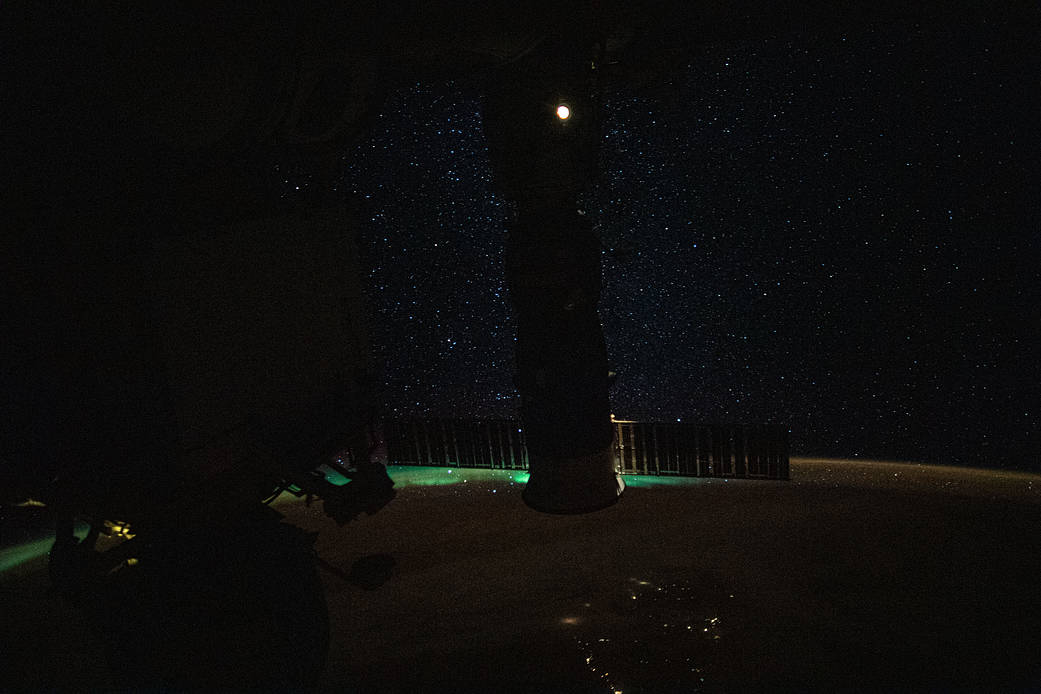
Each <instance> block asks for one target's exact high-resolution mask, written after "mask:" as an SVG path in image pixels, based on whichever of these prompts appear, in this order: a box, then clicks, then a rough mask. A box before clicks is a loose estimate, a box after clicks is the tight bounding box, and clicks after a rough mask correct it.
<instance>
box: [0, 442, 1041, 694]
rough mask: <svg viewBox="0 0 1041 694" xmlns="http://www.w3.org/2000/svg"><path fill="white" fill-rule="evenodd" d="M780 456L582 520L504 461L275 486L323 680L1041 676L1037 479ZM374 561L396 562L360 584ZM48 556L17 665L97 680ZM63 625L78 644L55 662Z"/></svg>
mask: <svg viewBox="0 0 1041 694" xmlns="http://www.w3.org/2000/svg"><path fill="white" fill-rule="evenodd" d="M791 470H792V479H791V481H789V482H776V481H754V480H737V479H716V478H711V479H706V478H694V479H692V478H686V479H676V478H644V477H639V478H636V477H629V478H628V479H629V480H630V482H631V483H630V484H629V488H628V489H627V491H626V493H625V495H624V496H623V497H622V499H621V501H620V502H619V503H618V504H617V505H615V506H613V507H610V508H608V509H605V510H603V511H600V512H597V513H593V514H588V515H583V516H563V517H562V516H548V515H544V514H539V513H536V512H533V511H531V510H529V509H527V508H526V507H525V506H524V505H523V503H522V502H521V500H520V495H519V491H520V487H521V486H522V482H521V478H520V476H519V475H518V473H517V472H508V471H487V470H472V469H469V470H467V469H457V470H453V471H452V473H450V474H449V473H448V472H447V470H432V469H419V468H392V473H393V476H394V477H395V479H396V480H397V483H398V489H399V494H398V498H397V499H396V500H395V501H394V502H393V503H392V504H390V505H389V506H388V507H386V508H385V509H384V510H383V511H381V512H380V513H378V514H376V515H374V516H367V517H362V518H361V519H359V520H358V521H356V522H354V523H352V524H350V525H348V526H347V527H345V528H338V527H336V525H335V524H334V523H332V521H330V520H329V519H328V518H326V517H325V516H324V515H323V514H322V512H321V509H320V508H319V507H317V506H311V507H308V506H306V505H305V504H303V503H301V502H300V501H299V500H295V499H287V500H280V501H278V502H276V506H277V508H278V510H279V511H280V512H281V513H283V514H284V515H285V516H286V518H287V520H288V521H289V522H291V523H293V524H296V525H298V526H301V527H303V528H305V529H307V530H310V531H316V532H318V533H319V534H318V539H317V543H316V549H317V552H318V555H319V556H320V557H321V558H322V560H323V562H324V563H325V564H326V565H327V566H328V567H329V568H330V569H331V570H330V571H323V572H322V580H323V583H324V587H325V593H326V598H327V600H328V603H329V610H330V618H331V624H332V631H331V647H330V650H329V658H328V664H327V667H326V670H325V673H324V675H323V678H322V681H321V689H322V690H323V691H344V690H347V691H362V692H403V691H448V690H452V691H492V690H495V691H588V692H602V691H603V692H612V691H623V692H641V691H642V692H660V691H778V690H782V691H784V690H799V691H825V690H827V691H835V690H847V691H848V690H879V689H884V690H890V691H892V690H908V689H914V690H943V691H952V690H955V691H965V690H987V691H1024V690H1032V689H1036V688H1037V687H1039V686H1041V663H1039V662H1038V659H1037V657H1036V655H1037V653H1039V652H1041V630H1039V629H1038V625H1039V624H1041V596H1039V594H1038V591H1037V590H1036V585H1037V577H1038V575H1039V573H1038V572H1039V570H1041V536H1039V534H1038V533H1037V528H1038V527H1041V475H1037V474H1032V473H1025V472H1016V471H1006V470H988V469H978V468H962V467H944V466H935V465H920V464H908V463H895V462H887V461H872V462H866V461H860V460H837V459H814V458H799V457H796V458H793V459H792V467H791ZM377 560H378V561H377ZM374 564H380V565H381V566H383V567H384V569H385V570H386V574H385V575H384V576H382V577H381V578H377V579H374V580H373V581H370V582H369V584H368V585H364V581H359V580H358V575H359V572H362V573H364V571H365V567H367V566H372V565H374ZM377 573H378V572H377ZM45 574H46V571H45V567H44V565H43V563H42V560H36V561H35V562H29V563H27V564H24V565H22V566H21V567H19V568H17V569H16V570H11V571H8V572H7V573H6V575H3V574H0V586H2V587H3V589H4V592H5V593H6V594H7V596H8V597H9V598H12V599H11V600H10V604H11V605H12V607H13V608H14V609H13V615H12V616H13V617H14V619H13V620H11V621H9V622H7V623H8V624H10V625H11V626H9V628H8V629H7V630H6V631H7V640H8V641H9V642H10V643H9V644H5V650H9V651H10V652H13V653H14V654H15V655H16V656H20V657H18V658H16V659H14V660H13V662H15V663H16V666H15V668H14V669H13V670H11V671H9V676H8V683H9V684H13V686H14V688H15V689H24V688H32V689H35V688H39V687H38V686H37V685H39V686H41V687H44V688H57V689H74V688H82V687H84V686H87V687H91V688H95V687H96V686H102V687H104V686H105V683H106V682H107V679H106V675H105V672H104V669H103V667H102V666H101V662H102V661H101V659H100V658H98V657H97V653H96V652H94V651H96V649H97V647H96V646H92V645H91V644H90V643H89V641H88V639H87V638H86V633H85V631H84V625H83V622H82V620H77V618H76V617H75V614H74V613H73V614H72V616H71V618H70V617H69V613H68V611H67V610H63V609H61V608H59V607H58V606H56V605H55V603H54V602H53V599H50V598H47V597H46V596H45V595H44V585H45ZM352 577H353V578H352ZM366 588H367V589H366ZM73 612H74V611H73ZM5 621H7V620H5ZM15 625H17V626H15ZM15 637H17V638H15ZM63 638H64V639H71V641H72V643H73V646H74V647H73V648H72V650H71V651H66V652H64V653H63V654H62V655H61V658H62V662H64V663H66V664H67V665H68V667H66V668H54V667H53V666H52V665H48V663H51V664H53V660H48V655H50V656H54V654H55V652H56V651H57V650H59V646H62V647H64V646H67V644H65V641H64V640H63ZM77 643H78V644H79V645H78V646H77V645H76V644H77ZM11 649H13V650H11ZM30 683H32V684H30Z"/></svg>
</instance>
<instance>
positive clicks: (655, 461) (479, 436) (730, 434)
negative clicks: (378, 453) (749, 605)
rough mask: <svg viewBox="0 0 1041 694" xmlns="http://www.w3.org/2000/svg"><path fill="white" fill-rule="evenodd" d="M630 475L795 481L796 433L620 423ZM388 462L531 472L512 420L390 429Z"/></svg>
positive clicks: (621, 449)
mask: <svg viewBox="0 0 1041 694" xmlns="http://www.w3.org/2000/svg"><path fill="white" fill-rule="evenodd" d="M612 424H613V426H614V430H615V438H614V451H615V456H616V457H617V460H618V467H619V469H620V470H621V472H622V474H624V475H671V476H684V477H735V478H755V479H777V480H786V479H788V478H789V465H788V432H787V429H785V428H783V427H779V426H749V425H716V426H712V425H701V424H688V423H680V422H676V423H673V422H667V423H665V422H634V421H613V422H612ZM384 438H385V440H386V443H387V460H388V462H389V463H390V464H392V465H393V464H398V465H428V466H433V467H462V468H490V469H505V470H524V469H527V467H528V452H527V448H526V446H525V444H524V430H523V427H522V426H521V425H520V424H519V423H518V422H516V421H512V420H506V419H409V420H389V421H386V422H384Z"/></svg>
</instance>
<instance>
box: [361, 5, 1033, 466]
mask: <svg viewBox="0 0 1041 694" xmlns="http://www.w3.org/2000/svg"><path fill="white" fill-rule="evenodd" d="M1028 33H1029V32H1025V31H1024V32H1020V31H1017V27H1014V26H1010V25H1008V24H1005V23H1003V22H1000V21H996V22H992V23H989V24H988V23H975V22H974V23H971V24H970V23H968V22H965V23H959V22H958V21H952V22H949V23H947V24H945V25H944V26H935V27H920V26H894V27H888V28H885V27H883V28H876V29H872V30H870V31H861V32H859V33H855V34H848V35H830V36H826V37H821V36H785V37H781V38H768V39H756V40H745V41H736V42H726V43H718V44H707V45H704V46H701V47H699V48H698V49H697V50H696V51H695V52H694V54H693V57H692V58H691V59H690V61H689V64H687V65H685V66H684V65H680V66H677V68H676V69H675V70H673V71H672V72H670V73H669V74H668V75H666V76H665V77H664V78H663V79H661V80H659V81H657V82H656V83H652V84H645V85H643V86H640V87H635V88H634V87H632V86H629V85H626V84H624V83H618V84H616V85H614V87H613V88H612V89H611V91H610V92H609V94H608V98H607V102H606V104H605V107H604V108H605V117H606V122H605V127H604V139H603V145H602V152H601V165H600V178H599V181H598V182H597V185H596V186H595V188H594V189H592V190H590V191H589V193H588V195H587V196H586V199H585V201H584V203H583V206H584V208H585V210H586V212H587V214H589V215H590V216H591V217H592V218H593V220H594V222H595V223H596V225H597V227H598V229H599V233H600V236H601V239H602V243H603V246H604V255H603V269H604V293H603V297H602V301H601V309H600V312H601V316H602V320H603V324H604V330H605V333H606V337H607V343H608V351H609V357H610V360H611V363H612V366H613V368H614V369H615V370H617V371H618V372H619V374H620V377H619V380H618V383H617V385H616V386H615V388H614V390H613V391H612V403H613V411H614V412H615V413H616V415H617V416H618V417H619V418H635V419H654V420H665V421H674V420H677V419H682V420H683V421H704V422H708V421H738V422H749V423H757V422H778V423H782V424H785V425H787V426H788V428H789V429H790V431H791V442H792V450H793V453H795V454H821V455H838V456H860V457H865V458H895V459H904V460H926V461H936V462H953V463H963V464H983V465H999V466H1015V467H1025V468H1033V469H1041V443H1039V442H1041V426H1039V423H1041V406H1039V400H1041V391H1039V386H1038V384H1039V383H1041V367H1039V364H1041V354H1039V347H1038V345H1039V344H1041V315H1039V310H1038V306H1039V303H1038V302H1039V299H1041V273H1039V270H1038V268H1039V267H1041V195H1039V194H1038V189H1037V185H1036V183H1035V181H1036V180H1039V179H1041V170H1039V160H1041V144H1039V143H1041V139H1039V135H1038V125H1039V122H1041V121H1039V116H1041V102H1039V94H1041V77H1039V75H1041V70H1039V63H1038V57H1037V51H1036V50H1035V48H1036V46H1034V47H1031V43H1032V42H1033V41H1035V39H1032V38H1029V37H1027V34H1028ZM345 161H346V162H348V167H347V173H346V175H345V179H344V184H345V185H344V187H345V188H346V189H347V190H348V191H349V192H350V193H351V194H352V195H353V196H354V197H355V198H356V199H357V201H358V208H359V210H360V212H359V214H360V218H361V220H362V222H363V230H362V240H363V245H364V249H365V253H366V256H367V261H368V263H369V264H370V268H371V272H370V273H369V290H370V291H369V294H370V296H369V299H370V303H371V310H372V312H373V316H374V319H373V335H372V337H373V341H374V345H375V352H376V356H377V364H378V366H379V368H380V369H381V370H382V373H383V375H384V377H385V388H384V390H383V394H382V400H383V403H384V405H385V415H386V416H402V415H420V416H461V417H499V416H515V413H516V408H517V402H516V395H515V390H514V388H513V384H512V374H513V367H512V347H513V332H514V327H513V325H512V323H511V319H510V309H509V304H508V300H509V297H508V294H507V291H506V289H505V286H504V276H503V255H502V251H503V247H504V241H505V234H506V232H505V228H506V223H507V217H508V215H509V214H510V208H509V205H508V203H507V202H506V201H505V200H503V199H502V198H501V197H497V196H496V195H495V194H494V191H493V187H492V172H491V169H490V167H489V164H488V160H487V152H486V148H485V143H484V136H483V133H482V130H481V102H480V98H479V94H477V93H476V92H475V90H473V89H469V88H467V89H463V88H461V87H459V85H457V84H453V83H447V84H446V83H434V84H427V83H422V84H416V85H414V86H412V87H410V88H407V89H403V90H399V91H396V92H394V93H393V94H392V95H391V97H390V98H389V99H388V101H387V102H386V103H385V104H384V106H383V108H382V110H381V114H380V116H379V118H378V120H377V123H376V127H375V129H374V130H372V131H371V132H370V133H369V136H367V137H366V138H365V139H363V140H362V141H360V142H359V143H357V145H356V147H355V148H354V149H353V150H352V151H350V152H348V153H347V155H346V158H345Z"/></svg>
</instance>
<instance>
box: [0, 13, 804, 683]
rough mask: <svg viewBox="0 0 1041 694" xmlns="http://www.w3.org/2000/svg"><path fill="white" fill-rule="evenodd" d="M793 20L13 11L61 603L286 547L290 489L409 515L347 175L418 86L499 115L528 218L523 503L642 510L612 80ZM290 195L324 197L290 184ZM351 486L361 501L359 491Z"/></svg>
mask: <svg viewBox="0 0 1041 694" xmlns="http://www.w3.org/2000/svg"><path fill="white" fill-rule="evenodd" d="M785 7H787V5H786V6H785ZM787 9H788V10H790V9H791V8H790V7H787ZM771 12H773V14H770V13H767V12H766V11H765V10H764V8H762V7H758V6H756V7H753V6H751V5H748V6H746V5H744V4H742V5H741V6H740V7H737V6H734V5H733V4H730V3H703V4H698V5H697V6H696V7H693V6H690V5H689V4H688V3H646V4H643V3H635V4H634V3H621V2H578V3H546V2H535V3H505V2H490V3H451V4H443V3H411V2H406V3H399V4H396V5H394V7H393V9H391V10H388V9H387V8H386V7H385V6H383V4H381V3H341V2H331V1H330V2H308V3H288V2H282V1H280V0H264V1H262V2H259V3H251V4H250V5H249V8H248V10H245V9H243V6H242V5H241V4H239V3H229V2H188V3H167V4H163V5H154V4H136V5H133V4H132V5H119V6H117V5H107V4H106V5H100V6H97V5H82V6H80V5H72V6H70V5H68V4H65V3H53V4H49V3H5V4H4V7H3V8H2V10H0V14H2V20H3V32H4V40H3V42H2V48H0V51H2V52H3V54H2V60H0V65H2V67H0V70H2V71H3V80H2V84H3V85H4V86H3V91H4V97H3V99H2V104H0V109H2V117H3V122H4V123H5V126H4V132H3V133H0V138H2V139H0V154H2V157H3V160H4V162H5V166H4V171H3V173H2V174H0V175H2V176H3V181H2V193H0V194H2V195H3V197H4V201H3V207H4V227H5V232H4V234H3V236H2V238H0V287H2V291H3V296H4V298H5V304H6V306H5V309H4V311H3V314H2V324H0V331H2V335H3V339H2V341H0V358H2V363H0V461H2V468H0V502H2V503H4V504H11V503H16V502H18V501H22V500H24V499H26V498H33V499H36V500H38V501H39V502H42V503H44V504H46V505H47V506H48V507H50V508H51V509H52V510H53V512H54V514H55V515H56V517H57V519H58V523H57V529H58V537H57V540H56V544H55V550H54V552H53V553H52V573H53V575H54V577H55V581H56V584H57V585H58V586H59V587H60V588H61V589H62V590H64V591H66V592H70V593H77V594H79V593H82V590H83V588H84V586H95V585H96V584H97V582H98V581H99V580H101V579H102V578H103V577H105V576H108V575H110V574H111V573H112V572H113V571H114V570H115V569H117V568H121V567H124V568H125V567H128V566H130V565H129V564H128V562H129V561H130V560H131V559H136V558H137V557H138V556H139V555H141V554H142V553H145V554H147V553H148V552H149V551H152V552H156V551H157V550H156V547H158V546H160V545H162V546H165V547H168V548H174V550H172V551H179V552H182V553H184V554H191V553H192V552H194V551H195V549H196V548H197V547H199V546H200V544H201V540H198V538H200V537H202V536H203V535H205V534H206V533H207V532H209V530H208V529H213V528H235V529H236V532H234V533H232V532H230V531H222V533H221V537H224V538H225V539H227V538H230V537H231V536H242V535H248V534H250V533H260V532H261V531H260V530H259V528H261V527H267V528H268V530H267V531H264V532H266V533H267V534H268V535H278V533H277V532H274V531H271V530H270V523H268V521H264V520H262V519H263V518H268V519H269V520H270V518H269V516H265V515H264V514H263V513H261V512H258V511H257V508H258V505H259V504H261V503H262V502H263V501H264V500H267V499H271V498H273V497H274V496H277V495H278V494H279V493H280V492H282V491H285V490H289V491H291V492H293V493H295V494H298V495H301V496H306V497H308V500H310V499H312V498H315V499H321V500H323V502H324V509H325V512H326V513H328V514H329V515H330V516H332V517H333V518H335V519H336V520H337V521H338V522H340V523H346V522H347V521H349V520H350V519H351V518H353V517H356V516H357V515H358V514H359V513H363V512H370V513H371V512H375V511H376V510H378V509H379V508H380V507H381V506H382V505H383V504H385V503H387V502H388V501H389V500H390V499H391V498H392V497H393V490H392V489H391V483H390V481H389V479H387V478H386V474H385V471H383V470H382V468H381V466H380V465H378V464H376V463H375V462H374V459H373V455H372V454H373V449H374V447H375V446H377V445H378V422H377V419H378V418H377V417H376V414H375V397H376V396H375V389H374V386H373V380H374V379H373V370H372V365H371V364H370V363H369V361H368V354H369V348H368V343H367V338H366V326H365V321H364V318H363V316H364V315H365V312H364V310H363V307H362V305H361V289H360V280H359V278H360V277H361V276H362V274H363V268H362V266H361V263H360V261H359V253H358V249H357V247H356V246H355V242H354V239H353V235H352V233H351V229H352V224H353V222H352V212H351V209H350V204H349V202H348V201H346V200H345V199H344V198H343V196H341V195H339V194H338V193H337V192H336V190H335V185H334V183H335V180H336V177H337V175H338V173H339V166H340V160H341V157H342V152H343V151H344V149H345V145H347V144H348V143H349V142H351V141H352V139H353V138H356V137H357V136H358V135H359V134H360V133H363V132H364V131H365V129H366V128H367V126H368V124H369V123H370V122H371V119H372V117H373V115H374V114H375V113H376V112H377V110H378V108H379V106H380V104H381V102H382V97H383V95H384V94H385V93H386V92H387V91H388V90H390V89H393V88H397V87H399V86H401V85H407V84H409V83H411V82H415V81H417V80H424V79H443V78H446V77H452V78H456V79H458V80H460V82H461V83H462V84H464V85H465V86H466V87H467V88H469V89H477V90H479V91H480V92H481V93H482V94H483V98H484V113H483V122H484V128H485V133H486V136H487V141H488V147H489V151H490V154H491V160H492V165H493V170H494V177H495V183H496V185H497V187H498V188H499V190H501V191H502V192H503V193H504V194H505V195H506V196H507V197H508V198H509V199H511V200H512V201H513V203H514V204H515V205H516V214H515V216H514V218H513V220H512V222H511V224H510V228H509V240H508V243H507V248H506V249H505V252H506V257H507V262H506V266H507V281H508V284H509V289H510V296H511V302H512V304H513V307H514V311H515V319H516V323H517V325H518V341H517V352H516V377H515V381H516V385H517V389H518V392H519V394H520V397H521V403H522V404H521V416H522V420H523V423H524V427H525V433H526V439H527V446H528V450H529V452H530V455H531V461H530V466H531V479H530V482H529V483H528V486H527V488H526V489H525V491H524V499H525V501H526V502H527V503H528V504H529V505H530V506H531V507H533V508H535V509H538V510H542V511H547V512H553V513H580V512H587V511H593V510H596V509H600V508H603V507H605V506H608V505H610V504H612V503H614V502H615V501H616V500H617V499H618V497H619V495H620V493H621V491H622V489H623V485H622V483H621V477H620V476H619V475H618V474H617V471H616V470H615V467H614V466H615V463H614V458H613V456H612V453H611V439H612V427H611V422H610V408H609V405H608V387H609V375H608V363H607V355H606V350H605V345H604V337H603V334H602V330H601V326H600V322H599V318H598V315H597V302H598V299H599V292H600V284H601V280H600V262H599V256H600V245H599V243H598V241H597V239H596V237H595V236H594V234H593V231H592V229H591V228H590V225H589V223H588V221H586V220H585V219H584V217H583V216H582V215H580V214H579V213H578V210H577V204H576V198H577V196H578V194H579V193H580V192H581V191H582V190H583V189H584V188H586V187H587V186H588V185H589V184H590V183H591V182H592V180H593V177H594V176H595V171H596V162H597V154H598V146H599V141H600V131H599V127H600V116H599V108H598V107H599V101H600V99H601V97H602V94H603V90H604V88H605V83H606V81H607V80H608V79H616V80H623V81H626V82H627V83H630V84H639V83H650V82H653V81H654V79H655V78H656V76H659V75H660V74H661V73H662V72H663V71H667V70H668V69H669V68H670V67H672V66H679V65H682V64H684V63H685V62H686V61H687V60H689V59H690V58H691V56H692V55H694V53H695V52H696V50H697V46H698V45H699V44H701V43H702V42H704V41H705V40H707V39H708V38H711V39H712V40H725V39H726V38H729V37H731V36H742V35H746V34H747V33H749V32H752V33H755V32H761V31H768V30H772V28H773V26H774V25H773V22H774V20H775V19H776V14H777V12H779V11H776V10H772V11H771ZM695 19H696V20H697V21H694V20H695ZM290 173H291V174H293V175H294V176H305V177H306V178H308V180H310V181H311V185H309V186H307V188H306V190H303V191H295V190H286V189H285V185H284V183H285V180H286V178H287V177H288V176H287V174H290ZM323 464H324V465H325V466H326V469H328V468H329V467H332V468H337V469H338V471H339V472H341V473H342V474H344V475H345V476H347V477H348V478H349V479H351V480H352V481H351V482H350V483H348V484H346V485H344V486H336V485H333V484H331V483H330V482H329V481H328V480H327V479H326V477H325V475H324V474H323V473H322V472H321V471H320V470H319V467H320V466H321V465H323ZM76 519H80V520H82V521H85V522H87V523H88V524H89V526H90V529H89V532H88V533H87V535H86V538H85V539H83V540H80V539H77V538H76V537H75V536H74V534H73V530H74V521H75V520H76ZM244 519H245V520H244ZM261 534H263V533H261ZM131 535H134V536H135V538H134V539H128V540H126V541H125V542H123V543H122V544H120V545H118V547H117V548H116V549H115V550H110V551H107V552H96V551H95V547H96V546H97V545H98V543H99V541H101V540H103V539H104V538H105V537H117V538H118V537H122V538H124V539H125V538H129V537H130V536H131ZM185 538H188V539H185ZM191 538H195V539H191ZM283 539H284V538H283ZM299 541H300V539H299V538H295V539H292V540H291V541H290V545H292V546H294V547H295V546H296V545H293V543H295V542H296V543H298V542H299ZM164 543H165V544H164ZM246 544H247V545H248V546H251V547H252V546H254V545H253V544H249V543H246ZM149 548H151V549H149ZM290 554H293V556H297V557H299V556H303V555H304V554H306V552H304V553H303V554H301V551H300V550H299V548H298V547H297V549H296V550H294V551H293V552H290ZM156 556H158V555H156ZM206 561H209V562H217V559H216V558H213V557H210V558H209V559H207V560H206ZM217 563H219V562H217ZM319 621H320V619H319ZM316 647H317V646H316ZM301 677H302V675H301Z"/></svg>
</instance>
